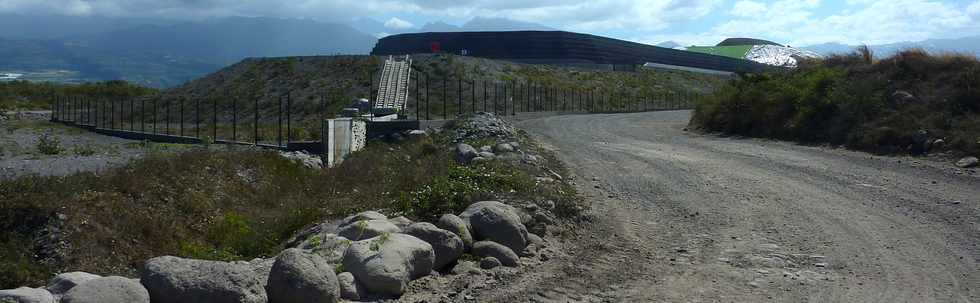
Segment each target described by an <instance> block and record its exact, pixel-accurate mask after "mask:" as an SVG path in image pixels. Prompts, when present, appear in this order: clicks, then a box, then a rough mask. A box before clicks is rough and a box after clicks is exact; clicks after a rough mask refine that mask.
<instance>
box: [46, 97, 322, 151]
mask: <svg viewBox="0 0 980 303" xmlns="http://www.w3.org/2000/svg"><path fill="white" fill-rule="evenodd" d="M163 98H164V97H162V96H150V97H136V98H127V99H116V98H93V97H88V96H81V95H57V96H55V97H54V100H55V101H54V104H53V107H52V116H51V120H52V121H54V122H60V123H65V124H69V125H74V126H78V127H83V128H88V129H90V130H93V131H98V132H103V133H107V134H111V135H115V136H119V137H125V138H130V139H137V140H152V141H168V142H182V143H202V142H212V143H223V144H239V145H258V146H262V147H271V148H279V149H290V145H291V144H295V143H311V141H316V140H319V138H321V137H322V134H323V129H322V128H323V127H322V125H321V124H322V123H321V122H320V121H322V120H323V119H324V118H325V117H326V110H327V107H326V105H327V104H326V97H325V96H324V95H320V96H319V100H318V101H319V103H318V104H310V103H313V102H310V101H306V102H304V105H305V106H304V108H307V110H304V112H303V113H302V114H301V115H300V117H299V119H297V117H296V116H295V115H296V114H297V113H296V110H295V109H294V107H293V105H294V104H293V100H292V96H291V94H289V93H286V94H283V95H279V96H275V97H273V98H239V97H227V98H184V97H177V98H168V99H163ZM314 102H315V101H314ZM310 107H315V109H314V110H313V111H312V112H311V111H309V110H308V109H309V108H310ZM297 126H299V127H297Z"/></svg>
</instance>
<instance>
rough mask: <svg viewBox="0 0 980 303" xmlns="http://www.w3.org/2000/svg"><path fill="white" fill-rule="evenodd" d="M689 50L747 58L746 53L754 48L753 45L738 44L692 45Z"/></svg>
mask: <svg viewBox="0 0 980 303" xmlns="http://www.w3.org/2000/svg"><path fill="white" fill-rule="evenodd" d="M687 50H688V51H692V52H696V53H705V54H711V55H717V56H725V57H732V58H736V59H745V54H746V53H748V52H749V51H750V50H752V46H751V45H738V46H691V47H688V48H687Z"/></svg>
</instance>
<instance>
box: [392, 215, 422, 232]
mask: <svg viewBox="0 0 980 303" xmlns="http://www.w3.org/2000/svg"><path fill="white" fill-rule="evenodd" d="M388 222H391V224H394V225H395V226H398V228H400V229H405V228H406V227H408V226H409V225H412V223H415V222H412V220H411V219H409V218H405V216H398V217H394V218H391V219H388Z"/></svg>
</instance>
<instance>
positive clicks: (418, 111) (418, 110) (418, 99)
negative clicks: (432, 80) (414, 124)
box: [415, 72, 422, 120]
mask: <svg viewBox="0 0 980 303" xmlns="http://www.w3.org/2000/svg"><path fill="white" fill-rule="evenodd" d="M420 118H422V72H415V120H419V119H420Z"/></svg>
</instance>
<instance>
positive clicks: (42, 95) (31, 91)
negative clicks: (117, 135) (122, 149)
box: [0, 81, 156, 112]
mask: <svg viewBox="0 0 980 303" xmlns="http://www.w3.org/2000/svg"><path fill="white" fill-rule="evenodd" d="M155 92H156V90H155V89H152V88H146V87H141V86H137V85H133V84H130V83H128V82H125V81H108V82H95V83H86V84H77V85H76V84H57V83H50V82H42V83H38V82H30V81H11V82H0V112H4V111H12V110H45V109H51V106H52V104H53V100H54V99H53V98H54V96H56V95H75V96H85V97H91V98H126V97H135V96H143V95H147V94H152V93H155Z"/></svg>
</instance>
